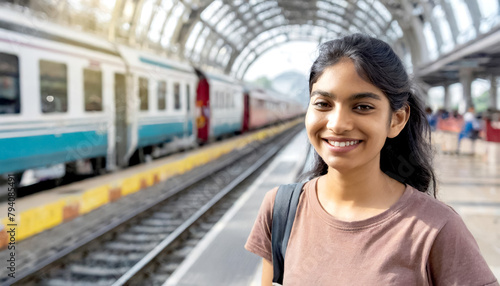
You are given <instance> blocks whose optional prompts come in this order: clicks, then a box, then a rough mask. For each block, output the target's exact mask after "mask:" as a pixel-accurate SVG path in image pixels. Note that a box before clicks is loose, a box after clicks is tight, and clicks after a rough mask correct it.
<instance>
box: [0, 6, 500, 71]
mask: <svg viewBox="0 0 500 286" xmlns="http://www.w3.org/2000/svg"><path fill="white" fill-rule="evenodd" d="M499 3H500V0H379V1H377V0H357V1H353V0H349V1H346V0H312V1H303V0H250V1H243V0H215V1H208V0H115V1H113V0H67V1H57V0H10V1H7V3H4V4H3V5H10V6H12V7H13V8H14V9H25V8H28V9H27V13H32V14H34V15H35V16H37V17H42V18H46V19H48V20H51V21H56V22H59V23H60V24H63V25H70V26H75V27H76V28H78V29H83V30H85V31H88V32H91V33H93V34H97V35H99V36H101V37H104V38H107V39H108V40H110V41H112V42H119V43H125V44H128V45H131V46H133V47H137V48H142V49H149V50H155V51H156V52H158V53H160V54H163V55H166V56H169V57H172V58H178V59H184V60H187V61H189V62H191V63H192V64H194V65H196V66H198V67H200V68H202V69H205V70H220V71H222V72H224V73H226V74H229V75H232V76H236V77H238V78H243V77H244V75H245V73H246V71H247V70H248V68H249V66H250V65H252V63H253V62H255V60H257V59H258V58H259V57H260V56H261V55H262V54H263V53H265V52H266V51H267V50H269V49H271V48H274V47H276V46H278V45H280V44H282V43H285V42H289V41H313V42H317V43H320V42H324V41H326V40H329V39H333V38H336V37H338V36H340V35H343V34H348V33H352V32H364V33H368V34H370V35H373V36H376V37H378V38H380V39H382V40H385V41H387V42H388V43H389V44H391V45H392V46H393V48H394V49H395V50H396V52H397V53H398V54H399V55H400V57H401V58H402V59H403V60H404V61H405V63H406V64H407V65H408V67H409V68H415V69H416V70H418V69H419V68H420V67H424V68H425V67H426V66H428V65H429V63H431V62H433V61H435V60H436V59H438V58H439V57H441V56H442V55H446V54H447V53H450V52H451V51H453V50H455V49H456V48H457V47H460V46H461V45H464V44H467V43H470V42H471V41H473V40H474V39H476V38H477V37H480V36H482V35H484V34H487V33H488V32H490V31H491V30H492V29H493V28H495V27H498V24H499V23H500V9H499V5H500V4H499Z"/></svg>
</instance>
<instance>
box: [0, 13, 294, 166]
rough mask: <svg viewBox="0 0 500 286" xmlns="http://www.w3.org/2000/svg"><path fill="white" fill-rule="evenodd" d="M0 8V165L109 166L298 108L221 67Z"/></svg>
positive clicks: (261, 123)
mask: <svg viewBox="0 0 500 286" xmlns="http://www.w3.org/2000/svg"><path fill="white" fill-rule="evenodd" d="M2 15H5V16H2V17H3V19H0V174H6V173H17V174H21V173H22V172H24V171H25V170H28V169H34V168H46V167H50V166H56V165H61V164H64V166H65V172H74V171H75V170H78V168H77V167H78V166H81V165H82V164H77V163H84V165H85V164H87V165H90V164H91V166H92V170H93V171H94V172H101V171H105V170H115V169H117V168H121V167H125V166H127V165H129V164H136V163H140V162H143V161H144V159H145V158H146V157H148V156H149V157H158V156H161V155H163V154H166V153H170V152H173V151H176V150H178V149H185V148H191V147H195V146H198V145H199V144H204V143H206V142H209V141H212V140H216V139H218V138H221V137H224V136H226V135H228V134H234V133H239V132H245V131H247V130H250V129H254V128H259V127H262V126H265V125H269V124H272V123H274V122H277V121H280V120H284V119H288V118H292V117H296V116H298V115H300V114H302V113H303V108H302V107H301V106H300V105H299V104H296V103H293V102H292V101H286V102H284V101H283V100H279V99H277V98H273V97H268V96H267V95H266V91H264V90H255V89H248V90H245V89H244V86H243V85H242V84H241V83H240V82H238V81H236V80H235V79H233V78H230V77H228V76H225V75H215V74H210V73H205V72H203V71H201V70H199V69H196V68H194V67H193V66H191V65H189V64H186V63H182V62H178V61H173V60H170V59H167V58H164V57H160V56H158V55H156V54H153V53H148V52H145V51H138V50H134V49H132V48H130V47H127V46H124V45H115V44H111V43H109V42H107V41H104V40H100V39H96V38H95V37H92V36H90V35H87V34H84V33H80V32H75V31H73V30H70V29H67V28H65V27H60V26H57V25H54V24H51V23H45V22H43V23H42V22H37V20H34V19H28V18H26V17H24V16H23V15H18V14H16V13H15V12H9V13H2Z"/></svg>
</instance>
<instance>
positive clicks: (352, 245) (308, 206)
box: [245, 178, 499, 285]
mask: <svg viewBox="0 0 500 286" xmlns="http://www.w3.org/2000/svg"><path fill="white" fill-rule="evenodd" d="M316 181H317V178H315V179H313V180H311V181H309V182H307V183H306V184H305V186H304V191H303V192H302V194H301V196H300V201H299V205H298V207H297V213H296V216H295V221H294V224H293V228H292V231H291V234H290V239H289V242H288V247H287V250H286V255H285V273H284V280H283V284H284V285H499V284H498V282H497V279H496V278H495V276H494V275H493V273H492V272H491V270H490V269H489V267H488V265H487V264H486V262H485V260H484V258H483V257H482V255H481V253H480V251H479V247H478V245H477V243H476V241H475V240H474V238H473V236H472V235H471V233H470V232H469V230H468V229H467V227H466V226H465V224H464V223H463V221H462V219H461V218H460V216H459V215H458V214H457V213H456V212H455V211H454V210H453V209H452V208H451V207H449V206H447V205H445V204H444V203H442V202H439V201H438V200H436V199H434V198H432V197H430V196H428V195H427V194H424V193H422V192H419V191H417V190H415V189H414V188H412V187H410V186H407V187H406V189H405V192H404V194H403V195H402V196H401V198H400V199H399V200H398V201H397V202H396V203H395V204H394V205H393V206H391V207H390V208H389V209H388V210H386V211H384V212H383V213H381V214H378V215H376V216H374V217H371V218H368V219H365V220H362V221H354V222H345V221H340V220H337V219H335V218H334V217H333V216H331V215H330V214H328V213H327V212H326V211H325V210H324V209H323V208H322V207H321V205H320V203H319V201H318V197H317V195H316ZM276 192H277V188H274V189H272V190H271V191H269V192H268V193H267V194H266V196H265V198H264V201H263V203H262V206H261V208H260V211H259V214H258V216H257V220H256V221H255V225H254V226H253V229H252V232H251V233H250V236H249V238H248V241H247V243H246V245H245V248H246V249H247V250H249V251H251V252H253V253H255V254H257V255H259V256H261V257H263V258H265V259H267V260H269V261H272V251H271V226H272V211H273V205H274V199H275V197H276Z"/></svg>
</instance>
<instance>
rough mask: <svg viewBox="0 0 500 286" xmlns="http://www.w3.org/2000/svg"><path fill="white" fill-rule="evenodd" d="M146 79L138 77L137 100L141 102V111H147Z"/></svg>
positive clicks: (147, 91) (147, 90)
mask: <svg viewBox="0 0 500 286" xmlns="http://www.w3.org/2000/svg"><path fill="white" fill-rule="evenodd" d="M148 93H149V89H148V79H147V78H145V77H139V100H140V101H141V110H148Z"/></svg>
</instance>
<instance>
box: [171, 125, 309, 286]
mask: <svg viewBox="0 0 500 286" xmlns="http://www.w3.org/2000/svg"><path fill="white" fill-rule="evenodd" d="M307 151H308V147H307V135H306V133H305V130H303V131H302V132H300V133H299V134H298V135H297V136H295V138H294V139H293V140H292V141H290V143H289V144H288V145H287V146H286V147H285V148H284V149H283V150H282V151H281V152H280V153H279V154H278V155H277V157H276V158H275V159H274V160H273V162H272V163H271V164H270V165H269V166H268V167H267V169H266V170H264V172H263V173H262V174H261V175H260V176H259V177H258V178H257V180H256V181H255V182H254V183H253V184H252V185H251V187H249V188H248V190H247V191H246V192H245V193H244V195H243V196H241V197H240V198H239V199H238V201H236V203H235V204H234V206H233V207H232V208H231V209H230V210H229V211H228V212H227V213H226V214H225V215H224V216H223V217H222V218H221V220H220V221H219V222H218V223H217V224H216V225H215V226H214V227H213V228H212V229H211V230H210V231H209V232H208V233H207V234H206V235H205V237H204V238H203V239H202V240H201V241H200V242H199V243H198V245H197V246H196V247H195V248H194V249H193V250H192V251H191V253H190V254H189V255H188V257H187V258H186V259H185V260H184V262H183V263H182V264H181V265H180V266H179V268H178V269H177V270H176V271H175V272H174V273H173V274H172V275H171V276H170V278H169V279H168V280H167V281H166V282H165V283H164V284H163V285H164V286H167V285H168V286H173V285H178V286H185V285H207V286H208V285H234V286H236V285H245V286H248V285H260V279H261V278H260V277H261V276H260V275H261V267H262V265H261V264H262V263H261V261H262V258H260V257H258V256H257V255H255V254H252V253H250V252H248V251H246V250H245V249H244V248H243V246H244V244H245V242H246V240H247V238H248V235H249V234H250V230H251V229H252V226H253V224H254V221H255V218H256V217H257V212H258V210H259V207H260V204H261V202H262V200H263V199H264V195H265V194H266V192H267V191H269V190H271V189H272V188H274V187H276V186H279V185H280V184H288V183H293V182H295V179H296V177H297V175H300V173H301V172H302V169H303V166H304V162H305V161H306V156H307Z"/></svg>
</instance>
